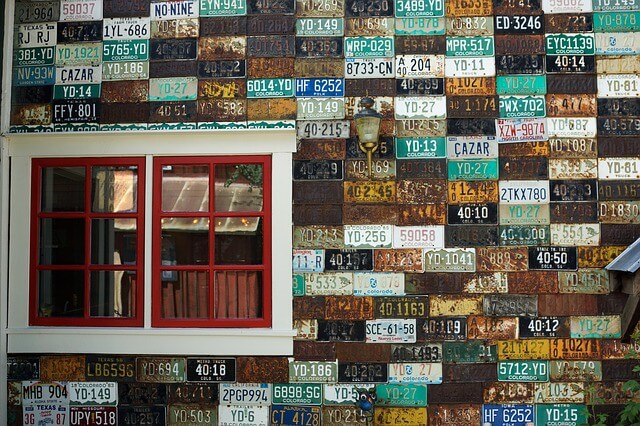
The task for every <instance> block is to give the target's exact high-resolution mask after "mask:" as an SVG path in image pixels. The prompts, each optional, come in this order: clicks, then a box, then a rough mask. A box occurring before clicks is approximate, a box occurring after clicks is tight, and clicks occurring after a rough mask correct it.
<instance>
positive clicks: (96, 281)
mask: <svg viewBox="0 0 640 426" xmlns="http://www.w3.org/2000/svg"><path fill="white" fill-rule="evenodd" d="M136 281H137V280H136V274H135V272H131V271H119V270H116V271H93V272H91V291H90V297H91V316H92V317H133V316H135V313H136V311H135V303H134V302H135V294H136V291H135V290H136Z"/></svg>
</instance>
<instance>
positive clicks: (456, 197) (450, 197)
mask: <svg viewBox="0 0 640 426" xmlns="http://www.w3.org/2000/svg"><path fill="white" fill-rule="evenodd" d="M447 185H448V186H447V201H448V203H449V204H467V203H497V202H498V181H493V180H488V181H456V182H448V183H447Z"/></svg>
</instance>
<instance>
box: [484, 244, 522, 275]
mask: <svg viewBox="0 0 640 426" xmlns="http://www.w3.org/2000/svg"><path fill="white" fill-rule="evenodd" d="M528 262H529V251H528V250H527V248H526V247H478V248H477V249H476V270H477V271H478V272H494V271H526V270H528V269H529V266H528V265H529V264H528Z"/></svg>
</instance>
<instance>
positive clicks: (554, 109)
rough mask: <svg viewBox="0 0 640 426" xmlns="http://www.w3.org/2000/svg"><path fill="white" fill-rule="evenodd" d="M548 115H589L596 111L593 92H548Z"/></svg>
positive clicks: (593, 114) (594, 113)
mask: <svg viewBox="0 0 640 426" xmlns="http://www.w3.org/2000/svg"><path fill="white" fill-rule="evenodd" d="M546 101H547V116H548V117H590V116H595V115H596V112H597V107H596V95H595V94H588V93H584V94H577V93H574V94H564V95H563V94H549V95H547V99H546Z"/></svg>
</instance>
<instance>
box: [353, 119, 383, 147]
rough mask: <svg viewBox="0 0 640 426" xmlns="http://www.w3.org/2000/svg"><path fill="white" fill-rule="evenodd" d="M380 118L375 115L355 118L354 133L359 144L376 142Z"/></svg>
mask: <svg viewBox="0 0 640 426" xmlns="http://www.w3.org/2000/svg"><path fill="white" fill-rule="evenodd" d="M380 121H381V117H379V116H377V115H362V116H359V117H358V116H357V114H356V117H355V122H356V131H357V132H358V139H359V140H360V143H371V142H376V143H377V142H378V134H379V133H380Z"/></svg>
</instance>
